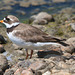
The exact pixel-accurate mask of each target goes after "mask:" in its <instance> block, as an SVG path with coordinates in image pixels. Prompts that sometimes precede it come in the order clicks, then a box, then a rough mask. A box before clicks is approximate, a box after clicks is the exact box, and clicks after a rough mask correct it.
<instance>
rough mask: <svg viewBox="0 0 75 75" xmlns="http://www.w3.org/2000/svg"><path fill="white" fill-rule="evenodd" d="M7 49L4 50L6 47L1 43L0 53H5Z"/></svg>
mask: <svg viewBox="0 0 75 75" xmlns="http://www.w3.org/2000/svg"><path fill="white" fill-rule="evenodd" d="M4 51H5V50H4V47H3V46H2V45H0V53H3V52H4Z"/></svg>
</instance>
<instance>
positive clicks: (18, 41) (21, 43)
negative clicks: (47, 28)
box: [7, 32, 60, 48]
mask: <svg viewBox="0 0 75 75" xmlns="http://www.w3.org/2000/svg"><path fill="white" fill-rule="evenodd" d="M7 35H8V37H9V39H10V40H11V41H12V42H13V43H15V44H16V45H18V46H21V47H23V48H30V47H37V48H38V47H41V46H45V45H51V44H53V45H60V44H58V43H52V42H43V43H42V42H37V43H31V42H26V41H25V40H22V39H21V38H18V37H16V36H13V32H10V33H9V34H8V33H7Z"/></svg>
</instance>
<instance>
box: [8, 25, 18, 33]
mask: <svg viewBox="0 0 75 75" xmlns="http://www.w3.org/2000/svg"><path fill="white" fill-rule="evenodd" d="M18 25H19V24H17V25H15V26H12V27H10V28H7V33H9V32H12V31H13V30H14V29H15V28H16V27H17V26H18Z"/></svg>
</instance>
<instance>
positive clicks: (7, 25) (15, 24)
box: [3, 22, 20, 28]
mask: <svg viewBox="0 0 75 75" xmlns="http://www.w3.org/2000/svg"><path fill="white" fill-rule="evenodd" d="M3 24H5V25H6V28H11V27H12V26H17V25H18V24H20V22H15V23H12V24H8V23H5V22H3Z"/></svg>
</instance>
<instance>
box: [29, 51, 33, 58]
mask: <svg viewBox="0 0 75 75" xmlns="http://www.w3.org/2000/svg"><path fill="white" fill-rule="evenodd" d="M32 55H33V50H31V55H30V59H31V58H32Z"/></svg>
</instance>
